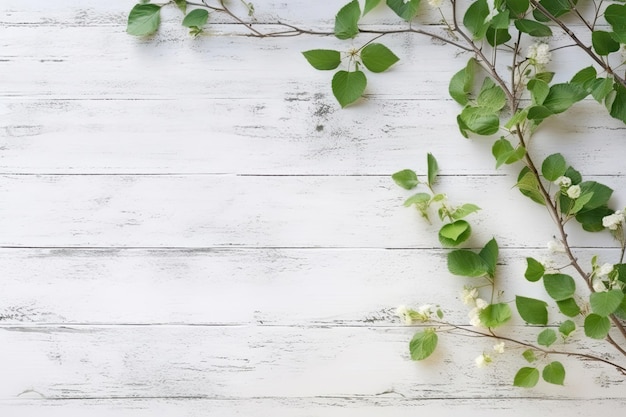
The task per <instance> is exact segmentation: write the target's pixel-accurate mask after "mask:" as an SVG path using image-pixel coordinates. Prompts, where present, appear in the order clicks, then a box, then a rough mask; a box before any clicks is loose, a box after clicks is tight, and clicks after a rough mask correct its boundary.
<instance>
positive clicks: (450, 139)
mask: <svg viewBox="0 0 626 417" xmlns="http://www.w3.org/2000/svg"><path fill="white" fill-rule="evenodd" d="M343 3H344V1H333V2H324V5H323V6H320V5H319V4H317V3H315V2H305V1H303V0H294V1H290V2H279V1H272V0H266V1H262V2H261V1H259V2H255V7H256V9H257V11H258V12H257V18H258V19H259V21H260V22H275V21H276V20H277V19H279V18H280V19H281V20H283V21H287V22H291V23H297V24H299V25H300V24H301V25H303V26H307V27H311V28H317V29H320V30H329V28H331V27H332V21H333V15H334V13H335V12H336V10H337V9H338V8H339V7H340V6H341V5H342V4H343ZM131 7H132V2H109V1H95V0H86V1H81V2H80V4H79V5H77V4H76V2H71V1H67V0H63V1H57V2H55V4H54V7H52V6H50V5H49V4H48V2H43V1H31V2H23V1H18V0H5V1H3V2H2V11H3V13H2V17H0V45H1V46H2V47H1V48H0V73H1V74H2V77H1V78H0V213H2V215H1V216H0V274H1V275H2V278H1V279H0V370H1V372H0V375H2V376H1V377H0V411H1V412H2V415H7V416H40V415H46V416H53V417H55V416H61V415H62V416H72V417H73V416H79V415H90V416H96V417H108V416H116V417H117V416H122V417H125V416H133V417H135V416H137V417H141V416H156V417H160V416H172V415H176V416H204V415H212V416H224V417H230V416H236V415H246V416H249V415H254V416H270V415H271V416H278V417H280V416H296V417H299V416H337V417H344V416H345V417H347V416H360V417H361V416H379V415H389V416H408V415H411V416H413V415H416V414H418V413H426V414H431V415H451V414H456V413H457V412H458V413H463V414H465V415H476V416H478V415H480V416H495V415H503V414H504V415H511V416H518V415H519V416H527V415H529V414H532V413H540V412H541V413H547V414H548V415H561V414H562V415H571V416H577V415H589V414H590V413H594V414H601V413H604V414H606V415H611V414H612V413H614V412H615V410H618V409H622V408H623V407H624V406H625V405H626V397H625V396H624V384H625V383H626V382H624V381H625V378H624V376H623V375H619V374H618V373H617V372H616V371H614V370H613V369H611V368H609V367H607V366H604V365H601V364H598V363H595V362H589V361H582V362H581V361H575V360H573V359H568V358H563V359H562V360H563V361H564V362H566V363H567V369H568V377H567V380H566V387H564V388H561V387H556V386H546V384H543V385H542V386H541V387H538V388H537V389H533V390H519V389H514V388H512V387H511V386H510V385H511V378H512V375H511V373H512V372H513V370H514V369H515V368H516V367H518V366H523V364H524V362H523V360H522V359H521V357H519V355H505V356H502V357H501V358H500V357H499V358H497V361H496V364H495V366H493V367H491V368H488V369H485V370H476V369H475V368H474V365H473V360H474V358H475V357H476V356H477V355H478V354H480V353H481V352H483V351H486V350H489V349H491V344H492V341H490V340H484V339H476V338H471V337H467V335H465V336H464V335H462V334H458V332H457V333H456V334H452V333H451V334H444V335H442V349H441V350H440V351H439V352H438V353H437V354H436V355H434V357H432V358H430V359H429V360H428V361H426V362H424V363H419V364H416V363H413V362H411V361H410V359H409V357H408V352H407V344H408V340H409V339H410V338H411V335H412V333H413V332H414V331H415V328H412V327H404V326H402V325H401V324H400V323H399V322H398V320H397V318H395V317H394V316H393V312H394V309H395V306H397V305H398V304H407V305H417V304H421V303H433V304H442V306H443V307H444V309H445V310H446V317H447V318H448V319H449V320H450V321H452V322H454V323H458V324H460V325H463V324H465V323H467V309H466V307H465V306H463V305H462V303H461V301H460V299H459V296H458V292H459V290H460V288H461V287H462V285H463V284H464V283H467V282H469V281H465V280H462V279H460V278H458V277H452V276H450V274H449V273H448V272H447V269H446V265H445V251H442V250H440V249H437V248H438V247H439V243H438V242H437V238H436V233H435V230H436V229H435V228H434V226H433V227H429V226H427V225H426V224H425V223H424V222H422V221H421V220H420V219H419V218H418V215H417V214H416V213H415V211H414V210H409V209H406V208H403V207H402V202H403V201H404V199H405V198H406V197H407V196H408V195H410V194H409V193H407V192H403V191H402V190H399V189H398V188H397V187H396V186H395V185H394V184H392V183H391V181H390V179H389V175H390V174H391V173H393V172H395V171H397V170H399V169H402V168H414V169H417V170H418V171H420V172H423V169H424V168H425V157H424V156H425V153H426V152H432V153H433V154H435V155H436V157H437V158H438V160H439V163H440V166H441V168H442V174H443V177H442V178H441V181H440V187H441V189H442V190H443V191H445V192H446V193H448V194H449V195H450V198H451V199H452V200H453V201H455V202H459V203H461V202H475V203H478V204H479V205H480V206H481V207H482V211H481V212H479V213H478V214H477V215H476V216H475V218H474V224H475V225H476V229H477V233H476V234H475V236H474V238H473V241H472V244H473V245H474V246H476V247H478V246H480V245H481V242H484V241H486V240H487V239H490V238H491V237H492V236H493V235H494V234H496V238H497V239H498V242H499V244H500V246H501V255H502V257H501V259H500V261H499V269H500V271H501V274H500V277H499V278H500V279H501V280H502V286H503V287H505V288H507V290H508V291H509V295H510V297H512V296H513V294H514V293H515V292H516V291H519V293H521V294H524V295H526V296H536V297H542V296H543V294H544V293H543V291H544V290H543V288H541V286H538V285H534V286H533V285H529V284H527V283H525V282H524V280H523V279H522V275H523V271H524V268H525V261H524V258H525V257H526V256H533V257H538V258H539V257H541V256H546V255H547V251H546V249H545V243H546V242H547V241H548V240H549V239H550V238H551V236H552V235H553V234H554V229H553V228H552V227H551V224H550V223H549V221H548V219H547V218H543V217H542V215H543V209H542V208H541V207H539V206H534V205H532V204H531V203H529V202H527V201H526V200H525V199H524V198H522V197H521V196H520V195H519V193H518V192H517V191H516V190H515V189H512V185H513V178H514V175H515V174H516V173H515V171H514V170H513V169H509V168H504V169H501V170H499V171H496V170H495V169H492V168H491V167H493V165H494V163H493V160H492V158H491V156H490V152H489V148H490V146H491V142H490V141H488V140H480V139H478V140H464V139H462V138H461V137H460V136H459V135H458V133H457V128H456V126H455V125H454V123H453V117H452V115H454V114H455V112H457V111H458V108H457V106H456V104H455V103H453V102H452V101H451V100H450V99H449V98H448V96H447V93H446V90H447V83H448V80H449V78H450V76H451V75H452V74H454V72H456V70H457V69H458V68H460V67H462V66H463V65H464V62H465V61H466V57H465V56H463V55H459V56H454V55H453V54H451V53H450V50H449V49H447V48H444V47H442V46H441V45H438V44H437V43H435V42H432V41H430V40H428V39H425V38H418V37H408V36H406V35H395V36H389V37H386V38H385V43H386V44H387V45H389V46H390V47H391V48H392V49H393V50H394V51H396V52H397V53H398V55H400V56H401V58H402V60H401V62H400V64H399V65H397V66H396V67H395V68H394V69H393V70H392V73H391V74H389V75H380V76H372V77H371V78H370V87H368V90H367V94H366V98H365V99H364V100H363V103H362V104H361V105H359V106H356V107H353V108H349V109H345V110H339V108H338V106H337V105H336V103H335V102H334V99H333V98H332V95H331V94H330V89H329V80H330V76H329V74H328V73H324V72H318V71H314V70H312V69H311V68H309V66H308V64H307V63H306V62H305V60H304V59H303V58H302V57H301V56H300V54H299V51H302V50H307V49H314V48H320V47H328V48H332V47H336V48H345V47H346V46H345V45H346V44H345V43H342V42H339V41H338V40H336V39H333V38H330V37H327V38H315V37H300V38H288V39H264V40H255V39H250V38H246V37H242V36H238V35H241V34H242V30H241V28H240V27H237V26H234V25H231V24H216V25H214V26H212V27H211V28H210V29H209V33H210V34H211V35H220V36H207V37H201V38H198V39H191V38H189V37H188V36H187V34H186V30H185V29H184V28H181V27H179V26H178V21H179V16H178V14H177V13H178V12H177V11H176V10H175V8H171V9H169V10H167V11H165V12H164V27H163V30H161V31H160V33H159V34H157V35H156V36H155V37H154V38H152V39H149V40H145V39H136V38H132V37H130V36H128V35H126V34H125V22H126V15H127V13H128V10H129V9H130V8H131ZM217 19H218V21H219V19H220V18H219V17H217ZM370 19H371V21H370V23H374V22H375V23H376V25H379V26H377V27H385V28H390V27H396V26H397V19H395V18H394V17H393V16H391V15H390V14H388V13H387V14H385V13H383V14H379V15H378V16H374V17H370ZM420 21H421V22H422V23H426V24H430V25H432V27H433V28H435V29H436V24H437V22H438V21H439V16H438V15H437V14H436V13H433V12H428V13H426V14H425V15H424V16H422V17H420ZM221 23H225V22H221ZM557 42H565V40H564V39H562V38H561V39H558V40H557ZM425 56H426V57H428V61H429V62H428V63H427V65H425V62H424V61H425V60H424V57H425ZM580 59H581V55H578V54H577V53H576V52H574V51H570V52H569V53H566V54H562V55H561V57H560V58H559V60H557V61H555V62H554V64H553V65H555V66H558V67H567V65H568V64H569V63H571V62H577V61H578V60H580ZM583 59H584V58H583ZM570 75H571V74H564V75H563V77H565V78H567V77H569V76H570ZM565 78H564V79H565ZM407 80H411V81H410V82H407ZM625 133H626V128H624V126H623V125H622V124H620V123H618V122H617V121H615V120H612V119H610V118H609V117H608V116H607V115H606V114H604V112H603V110H602V109H601V108H599V107H598V105H597V104H595V103H594V102H593V101H590V100H587V101H585V102H583V103H579V104H578V105H577V106H576V107H575V108H574V109H573V110H572V111H571V112H570V113H568V114H567V115H564V116H561V117H559V118H556V119H555V120H554V121H552V122H550V123H546V126H545V128H544V129H543V131H542V132H540V133H539V134H538V135H537V138H536V140H537V141H538V142H539V141H541V146H539V147H538V149H539V151H540V152H541V153H543V154H544V155H548V154H550V153H553V152H556V151H557V150H558V151H561V152H563V153H564V155H565V156H566V158H567V160H568V162H570V163H571V164H572V165H573V166H575V167H576V168H578V169H579V170H580V171H582V172H583V174H584V175H585V176H587V178H600V179H601V181H603V182H605V183H607V184H608V185H610V186H611V187H613V188H614V189H616V190H617V191H618V194H619V191H620V190H621V189H623V188H624V183H625V181H626V177H625V176H624V175H625V171H624V165H623V164H622V163H621V155H623V143H622V140H623V138H624V134H625ZM607 155H609V156H614V159H613V158H608V159H607ZM487 190H491V193H487V192H486V191H487ZM613 201H614V202H615V204H616V205H624V204H626V200H624V197H623V196H619V195H617V196H616V197H615V198H614V200H613ZM544 217H545V216H544ZM537 218H540V220H539V221H536V220H535V219H537ZM568 232H569V233H570V235H571V237H572V240H573V242H574V244H575V246H577V247H579V248H583V249H581V250H580V252H579V256H580V257H581V259H582V260H583V262H585V263H587V262H588V261H589V260H590V259H591V257H592V256H593V255H594V254H598V255H599V257H600V259H601V260H602V261H604V260H606V261H608V260H610V259H613V258H614V257H615V255H616V253H617V250H616V249H614V248H613V247H614V245H613V242H611V239H610V238H609V237H607V236H598V235H586V234H583V233H581V232H580V231H579V230H577V229H576V228H575V227H574V225H571V228H570V229H569V230H568ZM579 292H580V294H584V293H585V290H584V289H579ZM509 332H510V334H515V335H516V337H518V338H522V339H524V340H527V341H533V340H534V338H535V337H536V331H535V330H534V329H532V328H528V327H526V326H524V325H523V323H522V322H521V321H520V320H519V319H516V321H514V323H513V326H512V327H511V328H510V330H509ZM581 345H582V346H588V347H589V348H590V349H591V350H592V351H593V352H594V353H595V354H597V355H603V356H605V357H607V358H610V359H612V358H615V355H614V352H612V351H611V349H610V348H608V347H607V346H606V345H605V344H604V343H602V342H589V341H586V340H584V338H582V337H580V335H578V336H576V337H574V339H573V341H572V342H570V344H568V345H566V346H565V347H564V349H574V348H576V346H581ZM509 348H510V349H512V350H513V351H515V350H516V349H517V350H519V351H520V352H521V349H520V348H515V347H513V346H510V347H509ZM618 359H619V358H618ZM442 364H443V365H442Z"/></svg>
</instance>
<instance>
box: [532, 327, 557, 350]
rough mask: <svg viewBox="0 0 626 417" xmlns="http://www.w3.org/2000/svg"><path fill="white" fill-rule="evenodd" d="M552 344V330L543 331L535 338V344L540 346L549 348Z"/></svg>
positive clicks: (553, 335) (554, 340) (553, 333)
mask: <svg viewBox="0 0 626 417" xmlns="http://www.w3.org/2000/svg"><path fill="white" fill-rule="evenodd" d="M554 342H556V332H555V331H554V330H552V329H544V330H543V331H542V332H541V333H539V336H537V343H539V344H540V345H541V346H545V347H550V346H551V345H552V344H553V343H554Z"/></svg>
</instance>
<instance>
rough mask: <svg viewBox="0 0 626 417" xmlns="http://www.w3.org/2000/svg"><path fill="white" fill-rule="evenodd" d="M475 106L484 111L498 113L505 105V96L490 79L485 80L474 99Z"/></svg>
mask: <svg viewBox="0 0 626 417" xmlns="http://www.w3.org/2000/svg"><path fill="white" fill-rule="evenodd" d="M476 104H477V105H478V107H481V108H483V109H485V111H488V112H498V111H500V110H502V108H503V107H504V106H505V105H506V95H505V94H504V91H503V90H502V88H501V87H500V86H498V85H495V84H494V82H493V81H492V80H491V78H485V82H484V83H483V86H482V87H481V89H480V93H478V97H477V98H476Z"/></svg>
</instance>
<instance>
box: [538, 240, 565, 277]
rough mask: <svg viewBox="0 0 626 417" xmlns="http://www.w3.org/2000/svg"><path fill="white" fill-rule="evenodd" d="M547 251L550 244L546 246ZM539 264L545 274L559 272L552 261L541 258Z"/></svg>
mask: <svg viewBox="0 0 626 417" xmlns="http://www.w3.org/2000/svg"><path fill="white" fill-rule="evenodd" d="M548 249H550V244H548ZM564 249H565V248H564ZM539 262H541V265H543V268H544V270H545V273H546V274H557V273H558V272H559V270H558V269H557V268H556V266H555V265H554V261H553V260H552V259H550V258H541V259H540V260H539Z"/></svg>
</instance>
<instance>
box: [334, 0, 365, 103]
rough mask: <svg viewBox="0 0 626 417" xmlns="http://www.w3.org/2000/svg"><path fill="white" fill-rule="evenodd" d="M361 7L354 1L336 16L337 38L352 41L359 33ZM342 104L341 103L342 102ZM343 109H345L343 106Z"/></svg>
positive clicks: (356, 0)
mask: <svg viewBox="0 0 626 417" xmlns="http://www.w3.org/2000/svg"><path fill="white" fill-rule="evenodd" d="M360 18H361V6H359V1H358V0H352V1H351V2H350V3H348V4H346V5H345V6H343V7H342V8H341V10H339V12H338V13H337V15H336V16H335V36H336V37H337V38H339V39H351V38H354V37H355V36H356V35H357V34H358V33H359V25H358V24H359V19H360ZM340 103H341V102H340ZM341 107H345V106H344V105H342V106H341Z"/></svg>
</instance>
